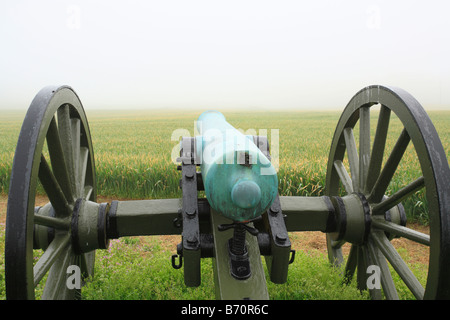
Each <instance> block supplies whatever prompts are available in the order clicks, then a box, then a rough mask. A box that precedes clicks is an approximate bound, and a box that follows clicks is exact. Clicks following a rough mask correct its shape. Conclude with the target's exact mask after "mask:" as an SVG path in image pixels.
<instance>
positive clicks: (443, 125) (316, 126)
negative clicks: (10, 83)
mask: <svg viewBox="0 0 450 320" xmlns="http://www.w3.org/2000/svg"><path fill="white" fill-rule="evenodd" d="M200 113H201V112H191V111H190V112H185V111H169V112H167V111H166V112H163V111H128V112H124V111H112V112H111V111H108V112H103V111H92V112H88V113H87V116H88V121H89V125H90V129H91V134H92V139H93V146H94V155H95V161H96V171H97V183H98V194H99V195H102V196H107V197H117V198H120V199H152V198H174V197H180V195H181V191H180V189H179V187H178V186H179V178H180V176H179V172H178V171H177V170H176V163H174V161H173V160H172V158H174V157H176V152H177V150H178V141H179V140H180V138H181V134H183V135H187V134H190V135H191V136H193V135H194V134H195V133H194V121H195V120H196V119H197V118H198V116H199V115H200ZM224 113H225V116H226V118H227V120H228V121H229V122H230V123H231V124H232V125H233V126H235V127H236V128H240V129H242V130H243V131H244V132H245V133H247V134H259V135H267V136H268V138H269V140H270V141H271V151H272V154H273V158H274V159H275V161H276V163H275V165H276V166H277V167H278V179H279V193H280V195H299V196H321V195H323V193H324V185H325V176H326V167H327V160H328V153H329V148H330V145H331V139H332V137H333V133H334V129H335V127H336V124H337V121H338V119H339V116H340V112H338V111H332V112H288V111H286V112H276V113H275V112H249V111H248V112H243V111H239V112H233V111H230V112H224ZM429 114H430V117H431V119H432V121H433V123H434V125H435V127H436V129H437V131H438V133H439V135H440V137H441V140H442V143H443V145H444V148H445V151H446V153H447V157H449V158H450V112H448V111H434V112H433V111H432V112H430V113H429ZM23 117H24V113H14V112H9V113H8V112H7V113H5V114H2V117H1V118H0V150H1V153H0V193H1V194H7V192H8V188H9V179H10V177H9V175H10V171H11V166H12V162H13V157H14V151H15V146H16V143H17V138H18V134H19V131H20V126H21V123H22V121H23ZM371 119H372V123H371V131H372V139H373V135H374V131H375V128H376V121H377V114H376V112H372V116H371ZM402 128H403V127H402V125H401V123H400V121H399V120H398V119H395V117H393V119H391V126H390V128H389V135H388V141H387V146H386V150H387V152H385V158H386V157H387V156H388V155H389V151H390V150H391V149H392V147H393V145H394V143H395V141H396V139H397V138H398V136H399V134H400V132H401V130H402ZM355 138H356V142H357V143H358V126H356V127H355ZM275 140H278V142H279V145H278V146H277V144H276V142H277V141H275ZM277 151H278V155H277V156H276V155H275V154H274V153H276V152H277ZM173 154H175V155H173ZM344 163H345V161H344ZM347 170H348V171H349V169H348V167H347ZM349 172H350V171H349ZM419 176H420V167H419V164H418V161H417V157H416V154H415V152H414V149H413V146H412V144H410V146H409V147H408V150H407V152H406V154H405V155H404V157H403V159H402V161H401V163H400V166H399V169H398V170H397V172H396V175H395V177H394V179H393V181H392V183H391V185H390V186H389V188H388V193H392V192H394V191H396V190H398V189H399V188H401V187H402V186H404V185H405V184H406V183H407V182H411V181H413V180H414V179H416V178H418V177H419ZM404 205H405V206H406V207H408V209H409V210H407V212H409V213H410V215H411V217H414V218H417V219H421V218H426V216H424V212H426V203H424V199H423V196H422V195H421V193H420V192H419V193H418V194H417V195H416V196H415V197H413V199H411V200H410V201H409V203H406V204H404Z"/></svg>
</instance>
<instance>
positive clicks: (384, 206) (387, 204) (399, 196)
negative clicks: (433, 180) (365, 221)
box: [372, 176, 425, 215]
mask: <svg viewBox="0 0 450 320" xmlns="http://www.w3.org/2000/svg"><path fill="white" fill-rule="evenodd" d="M424 185H425V180H424V178H423V176H422V177H420V178H418V179H416V180H414V181H413V182H411V183H410V184H408V185H407V186H406V187H404V188H402V189H400V190H398V191H397V192H396V193H394V194H393V195H392V196H390V197H389V198H387V199H386V200H384V201H383V202H380V203H378V204H376V205H375V206H374V207H373V208H372V214H373V215H377V214H384V213H385V212H386V211H387V210H389V209H391V208H392V207H394V206H396V205H397V204H399V203H400V202H401V201H402V200H403V199H405V198H407V197H408V196H410V195H411V194H413V193H415V192H417V191H418V190H420V189H422V188H423V187H424Z"/></svg>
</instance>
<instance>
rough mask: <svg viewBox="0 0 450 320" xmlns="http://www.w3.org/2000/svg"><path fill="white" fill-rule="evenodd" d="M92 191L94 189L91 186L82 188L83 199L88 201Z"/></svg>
mask: <svg viewBox="0 0 450 320" xmlns="http://www.w3.org/2000/svg"><path fill="white" fill-rule="evenodd" d="M93 190H94V188H92V186H85V187H84V199H86V200H89V199H90V197H91V195H92V191H93Z"/></svg>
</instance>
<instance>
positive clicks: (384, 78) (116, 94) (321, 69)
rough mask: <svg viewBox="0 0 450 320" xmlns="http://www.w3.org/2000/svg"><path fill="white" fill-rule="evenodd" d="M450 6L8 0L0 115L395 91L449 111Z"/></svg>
mask: <svg viewBox="0 0 450 320" xmlns="http://www.w3.org/2000/svg"><path fill="white" fill-rule="evenodd" d="M449 12H450V2H449V1H356V0H354V1H324V0H320V1H308V2H306V1H283V0H281V1H262V0H258V1H243V0H241V1H234V0H227V1H213V0H209V1H198V0H184V1H180V0H169V1H103V0H96V1H48V0H45V1H17V0H15V1H6V0H3V1H1V3H0V41H1V50H0V108H2V109H26V108H28V106H29V104H30V102H31V100H32V99H33V97H34V95H35V94H36V93H37V92H38V91H39V90H40V89H41V88H42V87H44V86H47V85H63V84H64V85H70V86H72V87H73V88H74V90H75V91H76V92H77V93H78V94H79V96H80V98H81V100H82V102H83V105H84V107H85V108H86V109H87V110H94V109H100V108H109V109H125V108H133V109H142V108H148V109H150V108H159V109H161V108H167V109H168V108H182V109H186V110H187V109H192V108H195V109H201V108H208V109H211V108H218V109H226V108H230V109H236V108H237V109H243V108H247V109H256V110H258V109H259V110H277V109H299V110H300V109H305V110H318V109H334V108H340V109H342V108H343V107H345V105H346V103H347V102H348V101H349V100H350V98H351V97H352V96H353V95H354V94H355V93H356V92H357V91H358V90H360V89H361V88H363V87H365V86H367V85H371V84H381V85H392V86H397V87H401V88H403V89H405V90H406V91H408V92H410V93H411V94H412V95H413V96H415V97H416V98H417V99H418V100H419V101H420V102H421V103H422V105H423V106H424V107H425V108H426V109H435V108H438V109H447V110H450V90H449V88H450V32H449V31H450V19H448V14H449Z"/></svg>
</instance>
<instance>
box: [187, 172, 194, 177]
mask: <svg viewBox="0 0 450 320" xmlns="http://www.w3.org/2000/svg"><path fill="white" fill-rule="evenodd" d="M193 177H194V173H193V172H186V178H188V179H192V178H193Z"/></svg>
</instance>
